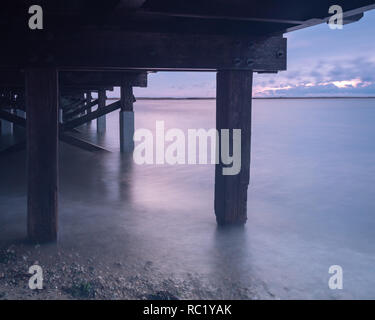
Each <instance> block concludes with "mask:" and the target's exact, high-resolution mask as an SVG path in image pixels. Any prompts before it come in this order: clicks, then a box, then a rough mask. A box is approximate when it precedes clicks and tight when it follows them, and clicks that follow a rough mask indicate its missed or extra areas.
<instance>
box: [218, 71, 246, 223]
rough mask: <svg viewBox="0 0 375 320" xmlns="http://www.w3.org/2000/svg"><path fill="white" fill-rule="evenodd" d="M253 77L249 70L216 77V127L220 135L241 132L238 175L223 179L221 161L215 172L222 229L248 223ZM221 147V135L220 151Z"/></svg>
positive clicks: (220, 73) (224, 73)
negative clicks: (233, 131) (235, 131)
mask: <svg viewBox="0 0 375 320" xmlns="http://www.w3.org/2000/svg"><path fill="white" fill-rule="evenodd" d="M252 77H253V73H252V71H249V70H223V71H219V72H218V73H217V85H216V88H217V89H216V90H217V93H216V127H217V129H218V130H219V132H220V130H221V129H229V130H232V129H241V170H240V172H239V174H237V175H223V168H224V167H225V165H224V164H223V163H222V162H221V159H220V163H219V164H217V165H216V168H215V214H216V220H217V222H218V224H219V225H224V224H244V223H245V222H246V220H247V188H248V185H249V179H250V147H251V98H252ZM230 140H231V139H230ZM220 146H221V135H220V134H219V143H218V147H219V148H220ZM220 151H221V150H220ZM220 158H221V157H220Z"/></svg>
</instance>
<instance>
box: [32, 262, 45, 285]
mask: <svg viewBox="0 0 375 320" xmlns="http://www.w3.org/2000/svg"><path fill="white" fill-rule="evenodd" d="M29 274H32V276H31V277H30V279H29V288H30V289H31V290H36V289H38V290H42V289H43V281H44V279H43V269H42V267H41V266H39V265H33V266H31V267H30V268H29Z"/></svg>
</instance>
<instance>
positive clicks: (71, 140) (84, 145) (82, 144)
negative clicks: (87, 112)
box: [60, 133, 109, 152]
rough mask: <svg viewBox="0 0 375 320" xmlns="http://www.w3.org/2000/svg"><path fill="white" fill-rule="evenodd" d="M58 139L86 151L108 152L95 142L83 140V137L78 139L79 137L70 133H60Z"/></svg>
mask: <svg viewBox="0 0 375 320" xmlns="http://www.w3.org/2000/svg"><path fill="white" fill-rule="evenodd" d="M60 140H61V141H63V142H65V143H67V144H70V145H72V146H74V147H77V148H80V149H83V150H86V151H90V152H98V151H99V152H109V151H108V150H106V149H104V148H102V147H100V146H98V145H96V144H93V143H91V142H88V141H85V140H84V139H80V138H77V137H73V136H71V135H68V134H66V133H62V134H60Z"/></svg>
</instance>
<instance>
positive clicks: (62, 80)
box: [0, 68, 147, 91]
mask: <svg viewBox="0 0 375 320" xmlns="http://www.w3.org/2000/svg"><path fill="white" fill-rule="evenodd" d="M24 78H25V75H24V72H23V71H22V70H19V69H9V68H8V69H2V70H0V87H2V88H20V87H24V85H25V80H24ZM124 81H126V82H128V83H129V84H131V85H132V86H133V87H143V88H145V87H147V72H144V71H143V72H134V71H132V72H131V71H130V72H129V71H128V72H123V71H66V72H60V73H59V84H60V88H61V89H62V90H63V91H69V89H76V88H77V89H80V90H81V91H86V90H90V89H92V90H93V91H94V90H98V89H99V88H106V89H109V88H113V87H114V86H118V87H119V86H121V85H122V83H123V82H124Z"/></svg>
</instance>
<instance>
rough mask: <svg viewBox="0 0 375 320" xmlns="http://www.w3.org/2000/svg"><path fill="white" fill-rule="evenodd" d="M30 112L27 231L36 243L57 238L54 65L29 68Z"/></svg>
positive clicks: (56, 136)
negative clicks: (51, 66)
mask: <svg viewBox="0 0 375 320" xmlns="http://www.w3.org/2000/svg"><path fill="white" fill-rule="evenodd" d="M25 76H26V111H27V176H28V184H27V202H28V203H27V230H28V237H29V239H30V240H31V241H35V242H48V241H55V240H56V239H57V224H58V208H57V197H58V78H57V70H56V69H55V68H29V69H27V70H26V72H25Z"/></svg>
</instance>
